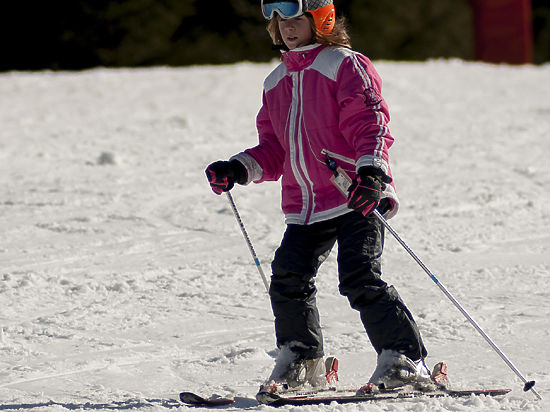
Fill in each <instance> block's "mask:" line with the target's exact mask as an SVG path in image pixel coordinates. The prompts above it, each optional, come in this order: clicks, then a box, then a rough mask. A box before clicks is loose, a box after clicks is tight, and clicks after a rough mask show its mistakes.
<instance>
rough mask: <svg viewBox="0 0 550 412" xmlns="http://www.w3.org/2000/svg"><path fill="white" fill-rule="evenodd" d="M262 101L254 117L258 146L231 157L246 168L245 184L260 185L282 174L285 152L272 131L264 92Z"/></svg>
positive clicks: (277, 178) (276, 178)
mask: <svg viewBox="0 0 550 412" xmlns="http://www.w3.org/2000/svg"><path fill="white" fill-rule="evenodd" d="M262 100H263V104H262V107H261V108H260V111H259V113H258V116H257V117H256V128H257V129H258V138H259V144H258V145H257V146H255V147H252V148H250V149H247V150H245V151H244V152H242V153H239V154H238V155H236V156H233V157H232V159H237V160H239V161H240V162H241V163H243V164H244V165H245V167H246V168H247V172H248V182H247V183H250V182H251V181H253V182H254V183H261V182H264V181H267V180H279V178H280V177H281V175H282V174H283V163H284V159H285V151H284V149H283V148H282V146H281V144H280V143H279V139H278V137H277V136H276V134H275V131H274V129H273V125H272V123H271V118H270V117H269V110H268V108H267V102H266V97H265V91H264V94H263V98H262Z"/></svg>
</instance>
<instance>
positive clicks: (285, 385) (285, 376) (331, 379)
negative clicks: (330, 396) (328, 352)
mask: <svg viewBox="0 0 550 412" xmlns="http://www.w3.org/2000/svg"><path fill="white" fill-rule="evenodd" d="M289 352H290V351H285V350H284V349H283V350H281V353H280V354H279V356H278V357H277V360H276V362H275V368H274V369H273V372H272V373H271V376H270V377H269V378H268V379H267V380H266V381H265V382H264V383H263V384H262V385H261V386H260V390H259V391H258V393H257V394H256V399H257V400H258V402H260V403H264V404H269V403H271V402H273V401H274V400H275V399H277V397H278V396H279V395H281V394H283V393H285V392H289V391H291V392H297V391H300V390H304V389H305V388H310V389H311V390H313V391H314V390H322V389H325V388H327V387H329V386H331V385H334V384H335V383H336V382H337V381H338V359H336V358H334V357H329V358H327V359H326V360H325V361H323V358H316V359H300V358H298V357H297V356H296V355H295V354H291V353H289ZM289 355H290V356H289Z"/></svg>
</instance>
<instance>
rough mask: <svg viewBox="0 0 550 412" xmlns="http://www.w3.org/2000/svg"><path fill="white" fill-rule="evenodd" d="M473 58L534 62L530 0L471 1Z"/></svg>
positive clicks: (497, 61) (508, 61)
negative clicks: (473, 40)
mask: <svg viewBox="0 0 550 412" xmlns="http://www.w3.org/2000/svg"><path fill="white" fill-rule="evenodd" d="M471 2H472V5H473V9H474V26H475V41H476V59H477V60H482V61H485V62H490V63H510V64H523V63H531V62H532V61H533V24H532V17H531V0H471Z"/></svg>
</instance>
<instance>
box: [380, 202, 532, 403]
mask: <svg viewBox="0 0 550 412" xmlns="http://www.w3.org/2000/svg"><path fill="white" fill-rule="evenodd" d="M373 213H374V215H375V216H376V217H377V218H378V220H380V222H381V223H382V224H383V225H384V226H385V227H386V229H388V231H389V232H390V233H391V234H392V235H393V237H394V238H395V239H396V240H397V241H398V242H399V243H400V244H401V246H403V248H404V249H405V250H406V251H407V252H408V253H409V255H411V256H412V258H413V259H414V260H415V261H416V263H418V265H420V267H421V268H422V269H423V270H424V272H426V274H427V275H428V276H429V277H430V278H431V279H432V280H433V281H434V283H435V284H436V285H437V286H438V287H439V289H441V291H442V292H443V293H444V294H445V296H447V297H448V298H449V299H450V301H451V302H453V304H454V305H455V306H456V307H457V309H458V310H459V311H460V312H461V313H462V314H463V315H464V316H465V317H466V319H468V321H469V322H470V323H471V324H472V326H473V327H474V328H475V329H476V330H477V331H478V332H479V333H480V334H481V336H483V337H484V338H485V340H486V341H487V343H488V344H489V345H490V346H491V347H492V348H493V349H494V350H495V352H496V353H498V354H499V355H500V357H501V358H502V360H503V361H504V362H505V363H506V364H507V365H508V366H509V367H510V369H512V370H513V371H514V372H515V374H516V375H517V376H518V377H519V378H520V379H521V380H522V381H523V383H524V386H523V390H524V391H525V392H527V391H529V390H530V391H532V392H533V393H534V394H535V395H536V397H537V398H538V399H539V400H542V396H540V394H539V393H538V392H537V391H536V390H535V388H534V387H533V386H535V381H528V380H527V379H525V377H524V376H523V375H522V373H521V372H520V371H519V370H518V368H516V367H515V365H514V364H513V363H512V361H510V359H508V357H507V356H506V355H505V354H504V352H502V351H501V350H500V348H499V347H498V346H497V345H496V344H495V342H493V340H492V339H491V338H490V337H489V336H488V335H487V334H486V333H485V332H484V331H483V329H482V328H481V326H479V324H478V323H477V322H476V321H475V320H474V319H473V318H472V317H471V316H470V314H469V313H468V312H467V311H466V309H464V307H463V306H462V305H461V304H460V303H459V302H458V301H457V300H456V299H455V297H454V296H453V295H452V294H451V292H449V291H448V290H447V288H446V287H445V286H443V284H442V283H441V282H440V281H439V279H438V278H437V277H436V276H435V275H434V274H433V273H432V272H431V271H430V269H428V267H427V266H426V265H425V264H424V263H423V262H422V261H421V260H420V258H419V257H418V256H417V255H416V254H415V253H414V252H413V251H412V249H411V248H410V247H409V246H408V245H407V244H406V243H405V242H404V241H403V239H401V237H400V236H399V235H398V234H397V232H396V231H395V230H394V229H393V228H392V227H391V226H390V224H389V223H388V221H387V220H386V219H385V218H384V217H383V216H382V215H381V214H380V212H379V211H378V210H376V209H375V210H374V212H373Z"/></svg>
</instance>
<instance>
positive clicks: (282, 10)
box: [262, 0, 304, 20]
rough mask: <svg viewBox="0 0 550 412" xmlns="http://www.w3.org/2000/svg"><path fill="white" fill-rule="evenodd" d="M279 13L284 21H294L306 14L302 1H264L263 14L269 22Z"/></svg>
mask: <svg viewBox="0 0 550 412" xmlns="http://www.w3.org/2000/svg"><path fill="white" fill-rule="evenodd" d="M275 13H277V14H278V15H279V16H281V17H282V18H283V19H292V18H294V17H298V16H301V15H302V14H304V12H303V10H302V0H295V1H292V0H286V1H285V0H262V14H263V15H264V17H265V18H266V19H267V20H271V19H272V18H273V15H274V14H275Z"/></svg>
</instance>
